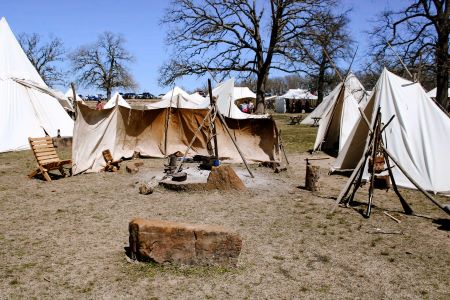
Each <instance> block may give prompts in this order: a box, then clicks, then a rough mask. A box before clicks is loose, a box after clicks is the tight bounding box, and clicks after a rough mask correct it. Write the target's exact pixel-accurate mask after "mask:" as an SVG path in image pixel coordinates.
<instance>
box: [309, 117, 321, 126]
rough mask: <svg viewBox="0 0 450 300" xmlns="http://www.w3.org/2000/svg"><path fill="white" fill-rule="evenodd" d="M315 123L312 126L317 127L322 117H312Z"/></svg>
mask: <svg viewBox="0 0 450 300" xmlns="http://www.w3.org/2000/svg"><path fill="white" fill-rule="evenodd" d="M312 119H313V121H314V123H313V124H312V125H311V126H312V127H317V126H319V121H320V117H319V118H317V117H316V118H312Z"/></svg>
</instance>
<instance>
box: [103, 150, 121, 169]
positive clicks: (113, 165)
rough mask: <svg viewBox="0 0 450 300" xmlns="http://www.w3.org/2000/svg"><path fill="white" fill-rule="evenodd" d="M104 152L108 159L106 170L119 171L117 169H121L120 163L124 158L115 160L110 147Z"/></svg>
mask: <svg viewBox="0 0 450 300" xmlns="http://www.w3.org/2000/svg"><path fill="white" fill-rule="evenodd" d="M102 154H103V158H104V159H105V161H106V167H105V172H108V171H112V172H117V170H119V169H120V166H119V164H120V163H121V162H122V160H121V159H119V160H113V157H112V154H111V151H109V149H106V150H104V151H103V152H102Z"/></svg>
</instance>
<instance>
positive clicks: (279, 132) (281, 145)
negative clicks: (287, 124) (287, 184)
mask: <svg viewBox="0 0 450 300" xmlns="http://www.w3.org/2000/svg"><path fill="white" fill-rule="evenodd" d="M278 138H279V139H280V148H281V151H282V152H283V154H284V159H286V164H288V165H289V161H288V158H287V155H286V151H284V144H283V140H282V139H281V129H280V131H278Z"/></svg>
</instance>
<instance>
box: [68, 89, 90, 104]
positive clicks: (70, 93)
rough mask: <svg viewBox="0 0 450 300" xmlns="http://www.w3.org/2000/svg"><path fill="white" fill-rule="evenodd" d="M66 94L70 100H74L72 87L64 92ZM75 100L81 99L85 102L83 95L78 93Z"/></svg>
mask: <svg viewBox="0 0 450 300" xmlns="http://www.w3.org/2000/svg"><path fill="white" fill-rule="evenodd" d="M64 96H65V97H66V98H67V99H69V100H70V101H72V98H73V91H72V89H71V88H69V89H68V90H67V92H66V93H65V94H64ZM75 101H80V102H81V103H83V104H85V102H84V100H83V99H81V97H80V96H78V95H75Z"/></svg>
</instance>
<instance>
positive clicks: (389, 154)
mask: <svg viewBox="0 0 450 300" xmlns="http://www.w3.org/2000/svg"><path fill="white" fill-rule="evenodd" d="M382 147H383V146H382ZM383 150H384V152H385V153H386V154H387V155H388V156H389V158H390V159H392V161H393V162H394V164H395V165H396V166H397V167H398V168H399V169H400V171H402V173H403V175H405V177H406V178H408V179H409V181H411V183H412V184H413V185H414V186H415V187H416V188H417V189H418V190H419V191H421V192H422V193H423V194H424V195H425V196H426V197H427V198H428V199H430V200H431V202H433V203H434V204H436V205H437V206H438V207H439V208H440V209H442V210H443V211H445V212H446V213H447V214H449V215H450V209H449V208H448V207H445V206H443V205H442V204H440V203H439V202H437V201H436V200H435V199H434V198H433V196H431V195H430V193H428V192H427V191H426V190H425V189H423V188H422V187H421V186H420V185H419V184H418V183H417V181H415V180H414V179H413V178H412V177H411V176H409V174H408V173H407V172H406V170H405V169H404V168H403V167H402V165H400V164H399V163H398V161H397V160H396V159H395V158H394V157H393V156H392V154H391V153H390V152H389V151H388V150H387V149H386V148H384V147H383Z"/></svg>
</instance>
